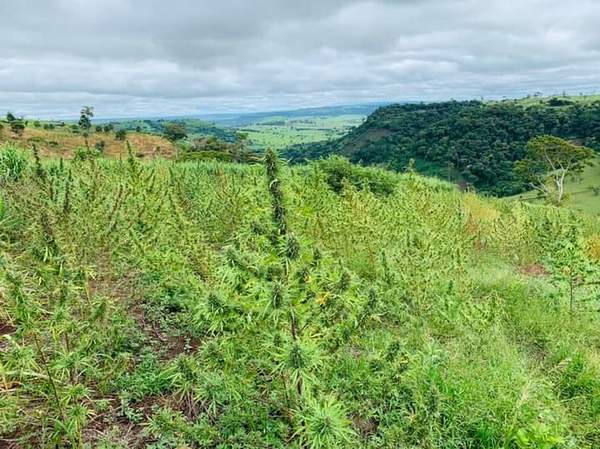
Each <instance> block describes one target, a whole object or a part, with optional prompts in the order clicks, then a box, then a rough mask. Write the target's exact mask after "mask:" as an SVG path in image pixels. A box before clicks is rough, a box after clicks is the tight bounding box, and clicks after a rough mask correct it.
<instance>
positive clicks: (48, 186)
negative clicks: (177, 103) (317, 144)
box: [0, 149, 600, 449]
mask: <svg viewBox="0 0 600 449" xmlns="http://www.w3.org/2000/svg"><path fill="white" fill-rule="evenodd" d="M15 151H16V150H15ZM0 154H8V153H5V150H4V149H3V150H1V151H0ZM19 154H20V156H19V157H21V158H22V157H23V154H25V153H22V152H19ZM134 154H135V149H131V150H130V151H129V157H128V158H126V159H122V160H118V161H117V160H109V159H106V158H98V157H87V158H82V159H80V160H77V161H60V160H43V159H40V156H39V154H37V152H36V153H35V155H34V157H33V158H31V157H30V158H29V159H28V161H27V163H26V165H24V166H23V167H22V170H21V171H20V172H19V173H20V174H19V176H15V177H9V176H6V177H5V181H4V183H3V184H2V202H1V203H0V204H1V205H2V207H1V208H0V222H1V223H2V226H1V227H0V243H1V245H0V255H1V258H0V261H1V265H0V295H1V298H2V301H0V334H2V335H1V340H0V390H1V393H2V394H1V395H0V434H1V435H2V436H3V437H2V438H6V439H7V440H9V441H11V442H14V443H15V444H19V445H21V446H23V447H40V448H56V447H64V448H67V447H100V448H125V447H136V446H137V447H144V446H145V447H150V448H178V447H194V448H195V447H198V448H200V447H239V448H245V447H277V448H283V447H312V448H325V447H339V448H343V447H364V448H373V449H374V448H395V447H430V448H440V449H451V448H456V447H477V448H498V447H507V448H525V447H526V448H537V449H540V448H562V447H565V448H566V447H578V448H585V449H593V448H595V447H597V445H598V443H599V442H600V434H599V433H598V425H597V424H598V422H599V419H600V407H599V406H598V405H599V398H600V383H599V382H598V381H597V379H598V378H599V377H600V366H598V363H597V360H598V348H599V347H600V340H599V337H598V332H597V329H598V325H599V324H600V317H599V316H598V314H597V312H595V310H596V309H597V308H598V302H599V301H600V300H599V299H598V286H597V285H596V284H594V282H595V280H596V279H595V278H594V276H595V274H594V272H592V271H589V272H588V271H587V270H588V268H590V267H592V268H594V264H595V262H594V261H595V259H593V254H595V253H594V249H593V248H595V246H594V242H595V241H596V240H595V239H596V236H597V235H599V233H600V223H599V222H598V220H597V219H596V218H591V217H586V216H578V215H575V214H571V213H567V212H565V211H563V210H560V209H556V208H552V207H541V206H539V207H538V206H531V205H527V204H523V203H518V202H507V201H500V200H487V199H483V198H480V197H477V196H476V195H475V194H473V193H469V194H462V193H460V192H459V191H458V190H457V189H455V188H452V187H450V186H449V185H448V184H446V183H444V182H441V181H439V180H435V179H427V178H423V177H421V176H419V175H417V174H416V173H414V172H408V173H406V174H402V175H399V174H395V173H391V172H384V171H383V170H380V169H372V168H366V167H355V166H351V165H348V163H347V162H346V161H343V160H338V159H334V160H333V161H325V162H320V163H315V164H313V165H311V166H308V167H306V166H302V167H293V168H290V167H288V166H287V165H285V164H283V163H282V162H281V161H280V160H279V159H278V157H277V155H276V154H275V153H273V152H267V153H266V154H265V158H264V160H263V165H258V164H255V165H242V164H232V163H223V162H216V161H188V162H172V161H165V160H155V161H151V162H147V163H145V162H144V163H143V162H140V161H139V160H138V159H137V158H135V157H134ZM11 157H12V156H11ZM328 164H329V165H328ZM16 165H18V164H16ZM16 165H15V164H14V163H13V162H9V163H7V164H6V166H7V167H8V166H9V167H14V166H16ZM332 167H333V168H332ZM340 167H341V168H340ZM2 170H4V168H3V169H2ZM4 172H5V173H10V171H6V170H5V171H4ZM330 172H333V173H334V175H335V176H338V174H339V173H341V174H342V175H343V176H340V187H339V189H337V191H336V190H334V189H333V188H332V184H331V183H330V182H329V176H330V175H331V173H330ZM334 179H336V178H334ZM388 183H389V186H390V188H389V190H388V189H387V188H386V187H385V186H388ZM378 189H379V190H378ZM580 263H581V265H579V264H580ZM532 264H537V265H539V269H538V271H539V272H542V273H543V274H542V275H540V276H537V277H536V276H532V275H530V274H528V273H529V271H528V270H527V267H529V266H530V265H532ZM595 265H597V263H596V264H595ZM565 266H568V267H571V266H573V267H575V266H577V267H581V270H580V269H579V268H578V269H577V270H578V271H577V273H578V275H577V276H578V277H577V281H576V282H577V283H578V284H579V279H582V276H583V275H585V276H586V282H587V285H586V286H585V287H584V286H583V285H581V290H579V291H578V295H577V297H576V307H573V308H571V307H570V297H569V294H568V291H567V290H565V286H567V285H568V284H567V283H566V281H564V280H559V279H558V278H556V273H563V272H564V270H563V267H565ZM582 270H583V271H582ZM584 304H585V306H586V307H585V308H584V307H582V306H583V305H584ZM566 322H568V323H569V325H568V326H567V325H565V323H566Z"/></svg>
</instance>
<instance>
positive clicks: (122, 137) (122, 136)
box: [115, 129, 127, 141]
mask: <svg viewBox="0 0 600 449" xmlns="http://www.w3.org/2000/svg"><path fill="white" fill-rule="evenodd" d="M126 137H127V131H125V130H124V129H118V130H117V131H116V132H115V139H117V140H121V141H123V140H125V138H126Z"/></svg>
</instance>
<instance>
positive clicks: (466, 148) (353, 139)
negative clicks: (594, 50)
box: [286, 98, 600, 196]
mask: <svg viewBox="0 0 600 449" xmlns="http://www.w3.org/2000/svg"><path fill="white" fill-rule="evenodd" d="M540 134H551V135H556V136H559V137H563V138H567V139H571V140H575V141H577V142H579V143H582V144H585V145H587V146H590V147H592V148H595V149H600V101H587V100H586V101H584V100H583V99H582V100H581V101H572V100H568V99H562V100H561V99H557V98H555V99H554V100H553V99H548V100H536V102H525V103H523V104H522V103H521V102H519V101H503V102H487V103H484V102H479V101H464V102H457V101H450V102H444V103H429V104H405V105H391V106H385V107H382V108H379V109H378V110H376V111H375V112H374V113H373V114H371V115H370V116H369V117H368V118H367V120H366V121H365V122H364V123H363V124H362V125H360V126H358V127H357V128H355V129H353V130H352V131H350V132H349V133H348V134H346V135H345V136H343V137H341V138H339V139H336V140H333V141H330V142H322V143H315V144H307V145H296V146H292V147H290V148H288V149H287V150H286V156H287V157H289V158H291V159H292V160H293V161H302V160H304V159H314V158H320V157H323V156H328V155H332V154H337V155H342V156H345V157H347V158H349V159H350V160H351V161H353V162H357V163H362V164H378V165H384V166H387V167H389V168H392V169H395V170H403V169H404V168H405V167H406V166H407V165H408V163H409V161H410V160H411V159H412V160H414V161H415V165H416V169H417V170H418V171H419V172H421V173H424V174H427V175H434V176H437V177H440V178H443V179H447V180H450V181H453V182H457V183H460V184H463V185H472V186H474V187H475V188H476V189H477V190H478V191H480V192H484V193H490V194H494V195H500V196H505V195H511V194H516V193H519V192H522V191H524V190H526V186H525V185H523V184H522V183H521V182H520V181H519V180H518V179H516V178H515V175H514V173H513V165H514V162H515V161H516V160H519V159H520V158H521V157H522V156H523V154H524V148H525V144H526V143H527V141H528V140H529V139H530V138H531V137H533V136H536V135H540Z"/></svg>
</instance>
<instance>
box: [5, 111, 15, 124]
mask: <svg viewBox="0 0 600 449" xmlns="http://www.w3.org/2000/svg"><path fill="white" fill-rule="evenodd" d="M16 119H17V118H16V117H15V116H14V115H13V113H12V112H7V113H6V121H7V122H14V121H15V120H16Z"/></svg>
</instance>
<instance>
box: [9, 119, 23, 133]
mask: <svg viewBox="0 0 600 449" xmlns="http://www.w3.org/2000/svg"><path fill="white" fill-rule="evenodd" d="M10 130H11V131H12V132H13V134H15V135H16V136H19V137H20V136H22V135H23V131H25V124H24V123H23V122H22V121H21V120H13V121H11V122H10Z"/></svg>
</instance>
